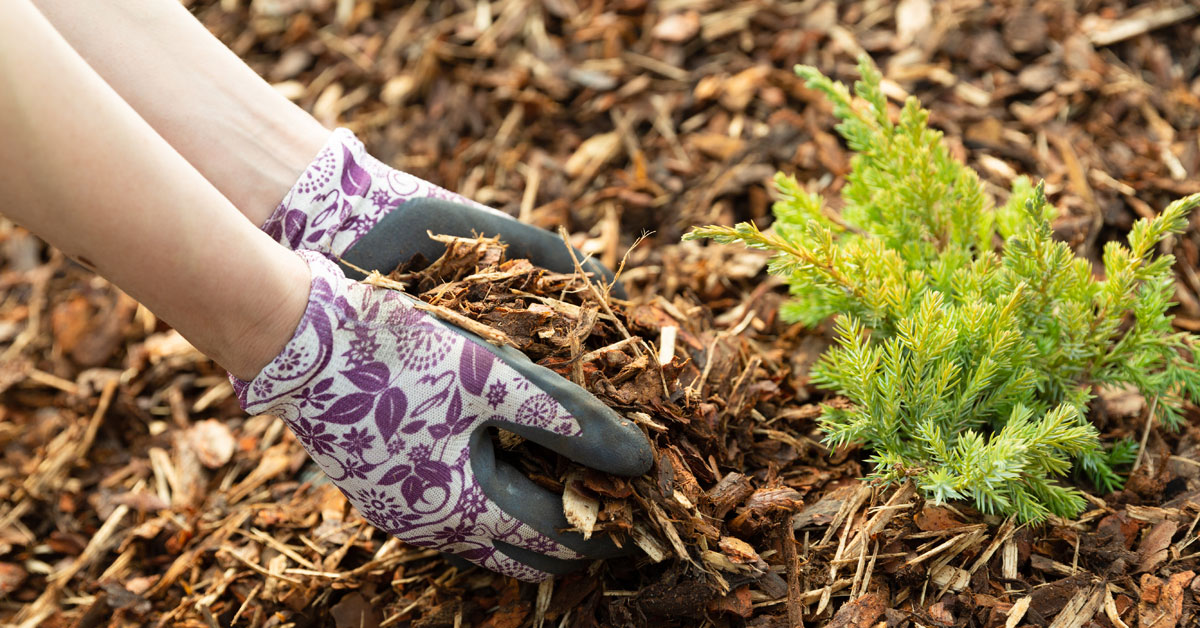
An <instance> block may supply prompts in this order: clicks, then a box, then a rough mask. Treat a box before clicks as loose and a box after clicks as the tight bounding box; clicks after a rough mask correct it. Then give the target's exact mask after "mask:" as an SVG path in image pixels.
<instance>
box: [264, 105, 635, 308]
mask: <svg viewBox="0 0 1200 628" xmlns="http://www.w3.org/2000/svg"><path fill="white" fill-rule="evenodd" d="M262 229H263V230H264V231H266V232H267V233H268V234H270V235H271V236H272V237H274V238H275V239H276V240H278V241H279V242H282V243H283V244H284V245H286V246H288V247H289V248H291V249H292V250H301V249H307V250H312V251H319V252H321V253H324V254H326V255H327V256H329V257H330V258H331V259H334V260H335V261H339V262H341V261H342V260H344V261H346V262H350V263H352V264H353V265H354V266H357V267H358V268H362V269H365V270H368V271H369V270H378V271H380V272H383V273H388V272H390V271H392V270H393V269H395V268H396V266H398V265H399V264H400V263H401V262H405V261H408V260H410V259H412V258H413V257H414V256H416V255H417V254H420V255H422V256H423V257H424V258H425V259H427V260H429V261H433V260H435V259H437V258H438V257H440V256H441V254H442V252H443V251H444V250H445V247H444V245H443V244H442V243H440V242H438V241H436V240H433V239H432V238H430V237H429V233H434V234H441V235H450V236H458V237H463V238H469V237H475V236H477V235H480V236H499V237H500V239H501V240H502V241H503V242H504V243H505V244H506V245H508V254H509V256H510V257H514V258H524V259H528V260H529V261H530V262H532V263H533V264H534V265H535V266H540V267H542V268H546V269H549V270H552V271H555V272H561V273H569V272H572V271H573V270H574V262H573V261H572V256H571V251H570V250H568V249H567V247H566V245H565V244H564V243H563V241H562V240H561V239H560V238H559V237H558V235H556V234H553V233H551V232H549V231H546V230H544V229H538V228H537V227H534V226H532V225H527V224H524V223H521V222H518V221H516V220H515V219H513V218H512V217H511V216H509V215H508V214H505V213H503V212H500V211H497V210H495V209H492V208H490V207H486V206H484V205H480V204H479V203H476V202H475V201H472V200H469V199H467V198H464V197H462V196H459V195H458V194H455V193H453V192H450V191H448V190H445V189H443V188H440V187H438V186H436V185H434V184H432V183H430V182H428V181H425V180H422V179H418V178H417V177H414V176H412V175H410V174H408V173H405V172H401V171H399V170H396V169H394V168H392V167H390V166H388V165H386V164H384V163H382V162H380V161H379V160H378V159H375V157H373V156H371V154H369V153H368V152H367V151H366V148H364V147H363V144H362V142H360V141H358V139H357V138H355V137H354V134H353V133H351V132H350V131H349V130H347V129H338V130H336V131H334V132H333V134H332V135H331V136H330V138H329V140H328V141H327V142H326V143H325V146H324V147H323V148H322V149H321V152H320V153H319V154H318V155H317V157H316V158H315V159H314V160H313V162H312V163H311V164H309V166H308V168H306V169H305V171H304V172H303V173H302V174H301V175H300V180H299V181H297V182H296V184H295V185H294V186H292V189H291V190H289V191H288V193H287V196H285V197H284V199H283V202H282V203H280V204H279V207H277V208H276V209H275V212H274V213H273V214H272V215H271V217H270V218H268V219H267V221H266V222H265V223H264V224H263V225H262ZM575 259H578V260H580V261H581V263H582V266H583V269H584V271H585V272H587V273H589V275H590V276H591V277H592V278H593V279H594V280H596V281H603V282H605V283H613V273H612V271H610V270H609V269H607V268H605V267H604V265H603V264H600V263H599V262H597V261H595V260H592V259H590V258H589V259H586V260H585V259H584V256H583V255H580V254H579V252H578V251H575ZM343 270H344V271H345V272H346V274H347V276H350V277H362V274H361V273H359V272H358V271H357V270H355V269H354V268H352V267H351V266H349V265H347V264H343ZM613 294H615V295H616V296H618V297H620V298H624V297H625V290H624V288H623V287H622V286H621V284H620V283H619V282H616V283H614V285H613Z"/></svg>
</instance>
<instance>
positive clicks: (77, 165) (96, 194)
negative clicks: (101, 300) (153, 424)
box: [0, 0, 308, 378]
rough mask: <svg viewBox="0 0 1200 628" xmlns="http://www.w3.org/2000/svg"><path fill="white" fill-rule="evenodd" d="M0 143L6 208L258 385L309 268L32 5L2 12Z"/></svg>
mask: <svg viewBox="0 0 1200 628" xmlns="http://www.w3.org/2000/svg"><path fill="white" fill-rule="evenodd" d="M0 137H3V138H4V141H3V142H0V191H2V192H3V197H2V198H0V203H2V205H0V212H3V213H4V214H5V215H6V216H8V217H9V218H12V219H13V220H15V221H16V222H17V223H19V224H21V225H23V226H25V227H26V228H28V229H30V230H31V231H33V232H34V233H37V234H38V235H39V236H41V237H42V238H44V239H46V240H47V241H49V242H50V243H51V244H53V245H55V246H57V247H58V248H59V249H61V250H63V251H64V252H65V253H67V254H68V255H70V256H72V257H74V258H75V259H78V260H80V261H81V262H84V263H86V264H88V265H90V266H93V267H95V268H96V270H97V271H98V272H99V273H100V274H101V275H103V276H104V277H106V278H107V279H109V280H110V281H112V282H113V283H115V284H116V285H118V286H119V287H121V288H122V289H123V290H125V291H126V292H128V293H129V294H130V295H131V296H133V297H134V298H135V299H137V300H139V301H140V302H142V303H144V304H145V305H146V306H147V307H149V308H150V309H151V310H152V311H154V312H155V313H156V314H158V315H159V316H161V317H162V318H163V319H164V320H166V321H167V322H168V323H170V324H171V325H172V326H173V327H175V328H176V329H177V330H178V331H179V332H180V333H181V334H183V335H184V337H186V338H187V339H188V340H189V341H191V342H192V343H193V344H194V345H195V346H196V347H197V348H198V349H200V350H201V351H203V352H205V353H206V354H208V355H209V356H211V357H212V358H213V359H214V360H216V361H217V362H218V363H220V364H221V365H222V366H224V367H225V368H227V369H228V370H230V371H231V372H233V373H234V374H235V375H238V376H240V377H243V378H252V377H254V375H255V374H257V373H258V371H259V370H260V369H261V368H262V366H264V365H265V364H266V363H267V362H269V361H270V360H271V358H272V357H273V356H275V355H276V354H277V353H278V352H279V349H280V348H282V347H283V345H284V344H285V343H286V342H287V340H288V338H289V337H290V335H291V331H292V330H293V329H294V328H295V326H296V323H297V321H299V319H300V315H301V313H302V312H303V311H304V304H305V300H306V296H307V289H308V271H307V268H306V267H305V265H304V264H303V262H302V261H301V260H299V259H298V258H296V257H295V255H293V254H291V253H290V252H288V251H287V250H285V249H284V248H283V247H280V246H278V245H277V244H275V243H274V242H272V241H271V239H270V238H269V237H267V236H266V235H264V234H263V233H262V232H260V231H259V230H258V229H256V228H255V226H254V225H253V224H251V223H250V222H249V221H247V220H246V219H245V218H244V217H243V216H242V215H241V214H240V213H239V212H238V211H237V210H236V209H235V208H234V206H233V205H232V204H231V203H230V202H229V201H228V200H227V199H226V198H224V197H223V196H222V195H221V194H220V192H218V191H217V190H216V189H215V188H214V187H213V186H212V185H211V184H209V183H208V181H206V180H205V179H204V177H202V176H201V175H200V174H199V173H197V172H196V171H195V170H194V169H193V168H191V167H190V166H189V165H188V163H187V162H186V161H185V160H184V159H183V158H182V157H181V156H180V155H179V154H178V153H176V152H175V151H174V150H173V149H172V148H171V146H169V145H168V144H167V142H165V141H164V140H163V139H162V138H161V137H160V136H158V135H157V134H156V133H155V132H154V130H153V129H151V128H150V126H149V125H147V124H146V123H145V122H144V121H143V120H142V119H141V118H139V117H138V116H137V114H136V113H135V112H134V111H133V110H132V109H130V108H129V107H128V106H127V105H126V104H125V103H124V102H123V101H122V100H121V98H120V97H119V96H118V95H117V94H116V93H114V92H113V90H112V89H111V88H109V86H108V85H106V84H105V83H104V81H103V80H101V79H100V78H99V77H98V76H96V74H95V73H94V72H92V71H91V69H90V68H89V67H88V65H87V64H86V63H85V62H84V61H83V59H81V58H80V57H79V55H77V54H76V53H75V51H74V50H72V48H71V47H70V46H69V45H68V44H67V43H66V42H65V41H64V40H63V38H62V37H61V36H59V34H58V33H57V32H56V31H55V30H54V28H53V27H52V26H51V25H50V24H49V23H48V22H47V21H46V20H45V19H44V18H43V17H42V15H41V14H40V13H39V12H38V11H37V9H35V8H34V7H33V5H32V4H30V3H29V2H27V1H26V0H17V1H13V2H3V3H0ZM231 278H236V280H233V281H231V280H230V279H231Z"/></svg>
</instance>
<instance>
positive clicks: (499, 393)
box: [235, 131, 652, 581]
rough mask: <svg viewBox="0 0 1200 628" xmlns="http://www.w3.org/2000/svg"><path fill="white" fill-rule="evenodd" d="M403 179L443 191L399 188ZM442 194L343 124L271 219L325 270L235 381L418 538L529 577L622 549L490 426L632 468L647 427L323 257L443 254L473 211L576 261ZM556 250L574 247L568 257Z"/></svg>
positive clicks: (351, 489) (381, 261) (359, 503)
mask: <svg viewBox="0 0 1200 628" xmlns="http://www.w3.org/2000/svg"><path fill="white" fill-rule="evenodd" d="M403 190H409V191H413V190H418V191H420V192H421V193H425V192H428V193H430V194H432V195H434V196H424V197H420V198H418V199H412V198H411V196H409V197H404V198H409V199H410V200H406V201H400V200H399V199H400V198H402V195H401V192H402V191H403ZM374 192H378V193H377V194H376V193H374ZM447 195H450V193H449V192H446V191H444V190H441V189H440V188H436V187H434V186H432V185H431V184H428V183H426V182H423V181H420V180H419V179H415V178H413V177H410V176H409V175H406V174H404V173H400V172H398V171H396V170H393V169H391V168H388V167H386V166H384V165H383V164H381V163H379V162H378V161H376V160H374V159H373V158H371V157H370V156H369V155H367V154H366V153H365V152H364V151H363V150H362V146H361V144H358V142H357V141H356V140H354V139H353V136H351V135H349V134H348V133H347V132H344V131H338V132H337V133H335V135H334V136H333V138H331V140H330V143H329V144H328V145H327V146H326V147H325V149H324V150H323V151H322V153H321V154H320V155H319V156H318V158H317V159H316V160H315V161H314V162H313V164H312V165H311V166H310V167H309V169H308V170H307V171H306V172H305V173H304V175H303V176H302V177H301V179H300V181H299V182H298V183H297V184H296V186H295V187H294V188H293V190H292V191H291V192H290V193H289V194H288V196H287V198H286V199H285V201H284V203H283V204H282V205H281V206H280V208H279V209H278V210H277V211H276V214H275V215H274V216H273V217H272V218H271V219H270V220H269V221H268V223H267V225H265V226H264V229H267V230H268V232H272V231H273V232H274V233H275V234H276V235H277V237H280V238H281V239H282V241H283V242H284V243H285V244H288V245H292V246H296V247H299V248H300V249H310V250H301V251H300V254H301V256H302V257H303V258H304V259H305V260H306V261H307V262H308V264H309V268H310V269H311V271H312V286H311V289H310V294H309V303H308V306H307V309H306V311H305V314H304V317H303V319H302V321H301V323H300V325H299V327H298V328H297V330H296V332H295V335H294V336H293V338H292V340H291V341H290V342H289V343H288V345H287V346H286V347H285V348H284V350H283V351H282V352H281V353H280V354H279V356H278V357H276V358H275V360H273V361H272V362H271V363H270V364H268V365H267V367H266V368H264V369H263V370H262V372H261V373H259V375H258V376H257V377H256V378H255V379H254V380H253V381H251V382H249V383H246V382H240V381H236V380H235V389H236V391H237V393H238V398H239V399H240V400H241V402H242V407H243V408H245V409H246V410H247V411H248V412H253V413H269V414H274V415H277V416H280V417H281V418H283V419H284V420H285V421H286V422H287V423H288V425H289V426H290V427H291V429H292V430H293V432H294V433H295V434H296V435H297V436H298V437H299V439H300V441H301V442H302V443H303V444H304V446H305V448H306V449H307V450H308V452H309V454H310V455H311V456H312V457H313V459H314V460H315V461H316V462H317V463H318V464H319V465H320V466H321V467H322V469H324V471H325V472H326V474H327V475H328V476H329V477H330V479H331V480H332V481H333V483H334V484H335V485H337V486H338V487H339V488H340V489H341V490H342V491H343V492H344V493H345V494H346V496H347V497H348V498H349V499H350V501H351V502H352V503H354V505H355V506H356V507H357V508H358V509H359V511H360V512H361V513H362V514H363V515H364V516H365V517H366V518H367V519H368V520H369V521H371V522H372V523H373V524H375V525H376V526H377V527H379V528H380V529H383V530H385V531H387V532H389V533H391V534H393V535H395V536H397V537H399V538H401V539H403V540H405V541H407V542H410V543H413V544H415V545H421V546H425V547H434V548H438V549H443V550H445V551H448V552H451V553H453V554H456V555H459V556H461V557H463V558H465V559H467V560H469V561H471V562H474V563H476V564H479V565H482V566H484V567H487V568H489V569H493V570H496V571H499V572H501V573H505V574H508V575H512V576H516V577H518V578H521V579H524V580H534V581H536V580H541V579H544V578H545V577H547V576H548V575H549V574H553V573H563V572H566V571H570V570H572V569H574V568H576V567H578V566H579V565H580V563H579V562H578V560H576V559H580V558H584V557H587V558H602V557H607V556H613V555H616V554H618V553H619V550H618V549H617V548H616V546H615V545H614V544H613V543H612V542H611V541H610V540H608V539H606V538H599V537H595V538H592V539H590V540H586V541H585V540H584V539H583V537H582V536H581V535H579V534H577V533H563V532H559V530H561V529H563V528H566V527H568V524H567V522H566V519H565V517H564V516H563V514H562V500H561V498H560V497H559V496H557V495H554V494H552V493H550V492H549V491H547V490H545V489H543V488H541V487H539V486H537V485H536V484H534V483H533V482H532V481H530V480H529V479H528V478H526V477H525V476H524V475H522V474H521V473H520V472H518V471H517V470H516V469H514V468H513V467H511V466H510V465H507V464H505V463H503V462H501V461H498V460H496V458H495V454H494V451H493V448H492V441H491V439H490V438H489V436H488V428H491V427H503V428H504V429H506V430H508V431H511V432H514V433H516V434H519V435H521V436H523V437H525V438H528V439H529V440H532V441H534V442H537V443H539V444H541V445H543V446H545V447H547V448H549V449H551V450H554V451H557V452H559V453H561V454H563V455H565V456H567V457H568V458H571V459H572V460H575V461H576V462H579V463H581V464H585V465H588V466H591V467H593V468H595V469H598V470H600V471H605V472H609V473H614V474H618V475H627V476H634V475H640V474H642V473H645V472H646V471H647V470H648V469H649V467H650V464H651V462H652V452H651V449H650V444H649V442H648V441H647V440H646V438H645V436H644V435H643V434H642V432H641V431H640V430H639V429H638V428H637V427H636V426H635V425H633V424H632V423H631V422H629V421H626V420H623V419H621V417H619V416H618V415H617V414H616V413H615V412H613V410H612V409H610V408H608V407H607V406H605V405H604V404H602V403H601V402H600V401H599V400H597V399H596V398H595V397H593V396H592V395H590V394H589V393H588V392H587V391H585V390H583V389H582V388H580V387H579V386H576V385H575V384H573V383H571V382H569V381H567V380H566V379H563V378H562V377H560V376H558V375H557V374H556V373H554V372H552V371H550V370H548V369H545V368H543V367H541V366H538V365H535V364H533V363H532V362H530V361H529V359H528V358H526V357H525V356H524V355H522V354H521V353H520V352H517V351H515V350H512V349H510V348H506V347H505V348H501V347H495V346H493V345H491V344H489V343H487V342H486V341H484V340H482V339H480V338H478V337H476V336H474V335H473V334H470V333H468V332H466V331H464V330H461V329H459V328H457V327H453V326H451V325H448V324H446V323H444V322H442V321H439V320H437V319H435V318H434V317H432V316H430V315H428V314H426V313H424V312H421V311H419V310H416V309H415V308H413V307H412V306H411V304H410V303H409V301H408V300H407V298H406V297H405V296H404V295H401V294H399V293H397V292H394V291H390V290H385V289H382V288H375V287H371V286H367V285H363V284H359V283H357V282H355V281H352V280H350V279H347V278H346V276H345V274H344V273H343V271H342V270H341V269H339V268H338V267H337V266H336V265H335V264H334V263H332V261H331V260H330V259H328V258H331V257H335V256H341V257H343V258H344V259H347V260H349V261H351V262H352V263H354V264H355V265H357V266H360V267H362V268H367V269H379V270H383V271H385V272H386V271H387V270H390V269H391V268H392V267H394V266H395V265H396V264H397V263H398V262H399V261H401V260H403V259H407V257H408V256H411V255H412V254H413V253H412V251H413V250H414V249H417V250H421V251H422V252H423V253H425V255H426V257H428V258H431V259H432V258H436V257H437V255H440V253H441V250H440V247H441V246H442V245H441V244H439V243H436V242H433V241H432V240H430V239H429V238H428V236H427V235H426V230H427V229H428V230H430V231H433V232H434V233H446V232H447V228H450V229H453V228H459V229H460V232H459V233H457V235H464V236H466V235H471V224H470V223H471V222H472V221H476V220H480V219H488V220H493V221H495V222H491V223H487V224H486V225H484V226H482V227H481V226H478V225H476V226H474V229H475V231H476V232H477V233H478V232H483V234H485V235H492V234H496V235H500V236H501V238H502V239H504V240H505V241H506V242H509V244H510V250H512V248H513V244H512V242H511V241H510V238H512V234H511V231H510V230H513V229H515V230H516V233H517V235H518V236H519V237H517V238H515V239H516V240H518V241H519V242H520V243H524V244H525V245H526V246H529V244H528V243H530V242H533V243H534V248H533V249H530V250H529V251H528V252H527V253H534V255H529V257H532V258H537V259H540V260H541V261H542V263H547V262H546V260H549V263H550V264H552V265H557V266H558V268H552V269H554V270H561V271H567V270H570V268H571V266H565V267H564V266H563V265H562V264H563V263H564V261H565V263H566V264H570V257H569V256H568V255H567V253H566V250H565V246H564V245H563V244H562V242H561V241H560V240H558V238H557V237H554V236H551V235H550V234H548V233H547V232H544V231H541V230H539V229H536V228H533V227H530V226H528V225H523V224H521V223H518V222H516V221H514V220H511V219H510V218H508V217H507V216H504V215H503V214H499V213H498V212H493V211H492V210H488V209H486V208H481V206H474V205H472V206H467V205H462V204H460V203H455V202H452V201H448V200H445V199H442V198H438V196H447ZM488 226H492V227H496V226H499V227H501V228H500V229H496V230H495V231H492V232H491V233H489V232H488ZM463 228H465V229H466V230H465V231H461V229H463ZM526 230H532V231H533V232H536V233H534V234H532V235H531V234H530V233H529V232H528V231H526ZM451 234H452V235H455V233H454V232H453V231H451ZM538 234H545V235H546V236H548V238H549V239H547V240H539V238H540V237H541V236H540V235H538ZM397 241H399V244H398V243H397ZM539 241H540V242H542V243H544V244H545V246H544V247H539V246H537V243H538V242H539ZM426 242H433V244H435V245H436V247H437V248H436V249H431V248H429V247H428V246H427V245H426V244H425V243H426ZM410 247H411V248H410ZM420 247H425V248H424V249H423V250H422V249H420ZM556 252H561V253H560V254H561V255H562V256H563V257H565V260H563V259H561V258H560V259H558V260H557V262H558V263H557V264H555V259H554V258H553V257H552V256H553V255H555V254H556ZM515 254H517V255H522V253H521V252H519V251H518V252H516V253H515ZM536 261H537V260H536V259H535V262H536ZM594 269H595V270H597V271H600V270H603V269H602V267H599V265H596V267H594Z"/></svg>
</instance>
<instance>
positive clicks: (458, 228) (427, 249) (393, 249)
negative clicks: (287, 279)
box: [342, 198, 626, 299]
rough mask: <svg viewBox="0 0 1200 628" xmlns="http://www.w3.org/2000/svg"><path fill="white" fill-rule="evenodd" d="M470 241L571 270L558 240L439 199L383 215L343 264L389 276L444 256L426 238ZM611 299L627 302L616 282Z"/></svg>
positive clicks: (602, 278)
mask: <svg viewBox="0 0 1200 628" xmlns="http://www.w3.org/2000/svg"><path fill="white" fill-rule="evenodd" d="M427 231H429V232H433V233H435V234H442V235H451V236H457V237H461V238H470V237H474V236H476V235H484V236H499V237H500V240H501V241H503V242H504V243H505V244H507V245H508V251H509V257H513V258H523V259H528V260H529V261H530V262H532V263H533V264H534V265H535V266H540V267H542V268H545V269H547V270H551V271H554V272H556V273H570V272H574V270H575V263H574V261H573V260H572V259H571V251H569V250H567V246H566V244H564V243H563V241H562V240H561V239H560V238H559V237H558V235H557V234H554V233H551V232H549V231H546V230H545V229H539V228H537V227H534V226H533V225H527V224H525V223H523V222H519V221H517V220H514V219H513V218H511V217H509V216H507V215H505V214H501V213H499V212H495V211H488V210H485V209H483V208H481V207H476V206H474V205H465V204H462V203H456V202H454V201H449V200H445V199H440V198H416V199H413V200H410V201H406V202H404V203H403V204H402V205H400V207H398V208H397V209H396V210H395V211H393V212H391V213H389V214H387V215H385V216H384V217H383V218H381V219H380V220H379V222H378V223H376V224H375V226H374V227H372V228H371V230H370V231H368V232H367V233H366V234H365V235H363V236H362V238H361V239H359V240H358V241H357V242H355V244H354V246H352V247H350V249H349V250H347V251H346V254H345V255H343V256H342V259H343V260H345V261H347V262H349V263H351V264H354V265H355V266H358V267H359V268H363V269H366V270H378V271H380V272H388V271H390V270H392V269H393V268H395V267H396V266H398V265H399V264H400V263H401V262H405V261H408V260H410V259H412V258H413V256H415V255H416V254H417V253H420V254H421V255H423V256H424V257H425V258H426V259H428V260H431V261H432V260H435V259H437V258H439V257H441V255H442V253H444V252H445V250H446V248H445V246H444V245H443V244H442V243H441V242H438V241H436V240H432V239H430V238H429V234H428V233H427ZM575 259H578V260H579V261H580V262H581V263H582V267H583V270H584V271H585V272H587V273H589V274H590V275H591V277H592V279H593V280H594V281H598V282H602V283H604V284H609V283H612V282H613V272H612V271H611V270H609V269H608V268H606V267H605V266H604V265H603V264H601V263H600V262H598V261H597V260H595V259H590V258H589V259H586V260H585V259H584V255H583V254H582V253H580V252H579V251H577V250H576V251H575ZM342 269H343V270H344V271H345V272H346V276H347V277H350V278H354V279H361V278H362V277H363V275H362V273H360V272H358V271H356V270H354V269H353V268H350V267H349V266H347V265H345V264H343V265H342ZM613 295H615V296H616V297H617V298H621V299H624V298H625V297H626V293H625V287H624V286H622V285H621V283H620V282H616V284H615V285H613Z"/></svg>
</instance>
